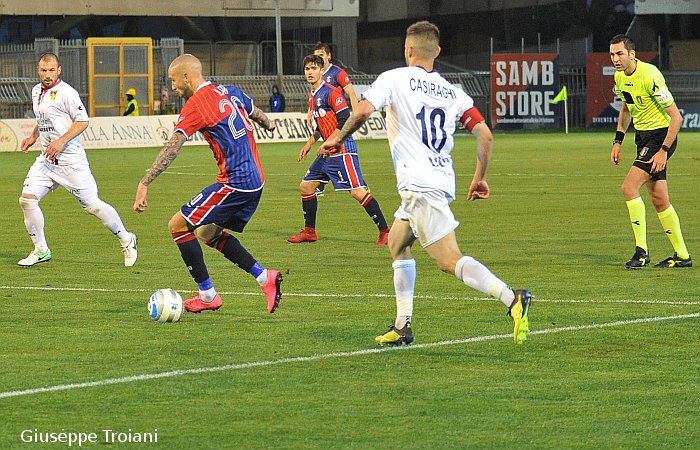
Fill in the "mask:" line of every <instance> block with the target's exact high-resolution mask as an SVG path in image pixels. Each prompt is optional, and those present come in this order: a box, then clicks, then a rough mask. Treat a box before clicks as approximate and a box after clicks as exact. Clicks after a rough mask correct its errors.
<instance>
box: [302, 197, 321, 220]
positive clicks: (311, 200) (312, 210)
mask: <svg viewBox="0 0 700 450" xmlns="http://www.w3.org/2000/svg"><path fill="white" fill-rule="evenodd" d="M301 209H302V210H303V211H304V226H305V227H309V228H316V211H318V198H316V193H313V194H308V195H304V194H301Z"/></svg>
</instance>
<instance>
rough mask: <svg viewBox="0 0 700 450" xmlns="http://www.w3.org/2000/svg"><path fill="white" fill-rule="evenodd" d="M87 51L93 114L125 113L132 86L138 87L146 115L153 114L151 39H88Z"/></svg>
mask: <svg viewBox="0 0 700 450" xmlns="http://www.w3.org/2000/svg"><path fill="white" fill-rule="evenodd" d="M87 54H88V74H89V75H88V94H89V101H88V112H89V114H90V116H91V117H95V116H121V115H122V113H123V112H124V110H125V108H126V98H125V96H124V94H125V93H126V91H127V90H129V89H136V92H137V101H138V102H139V106H140V109H141V111H142V114H143V113H144V112H146V111H148V114H149V115H150V114H153V41H152V39H151V38H88V39H87Z"/></svg>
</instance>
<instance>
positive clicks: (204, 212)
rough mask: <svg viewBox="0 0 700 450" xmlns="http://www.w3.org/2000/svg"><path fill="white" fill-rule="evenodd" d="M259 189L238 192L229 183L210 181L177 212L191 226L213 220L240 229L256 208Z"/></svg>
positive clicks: (233, 229) (239, 230)
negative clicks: (209, 184) (210, 182)
mask: <svg viewBox="0 0 700 450" xmlns="http://www.w3.org/2000/svg"><path fill="white" fill-rule="evenodd" d="M262 191H263V190H262V189H259V190H257V191H254V192H241V191H237V190H235V189H234V188H232V187H231V186H229V185H226V184H221V183H214V184H212V185H211V186H207V187H205V188H204V189H203V190H202V191H201V192H200V193H199V194H197V195H195V196H194V197H192V200H190V201H189V202H187V203H185V204H184V205H182V208H180V212H181V213H182V215H183V216H184V217H185V220H187V222H188V223H189V224H190V225H192V226H194V227H199V226H202V225H206V224H209V223H215V224H217V225H219V226H222V227H224V228H227V229H229V230H232V231H235V232H237V233H240V232H242V231H243V228H245V226H246V225H247V224H248V222H249V221H250V218H251V217H253V213H254V212H255V210H256V209H257V208H258V203H260V197H261V196H262Z"/></svg>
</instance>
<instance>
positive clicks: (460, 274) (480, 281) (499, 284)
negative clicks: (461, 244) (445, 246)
mask: <svg viewBox="0 0 700 450" xmlns="http://www.w3.org/2000/svg"><path fill="white" fill-rule="evenodd" d="M455 276H456V277H457V278H459V279H460V280H462V281H463V282H464V284H466V285H467V286H469V287H470V288H473V289H476V290H477V291H481V292H483V293H484V294H488V295H490V296H491V297H494V298H497V299H499V300H500V301H501V302H503V304H504V305H506V306H508V307H510V305H511V303H513V299H514V298H515V295H514V294H513V291H512V290H511V289H510V288H509V287H508V285H507V284H505V283H504V282H503V281H501V280H500V279H498V278H497V277H496V276H495V275H494V274H492V273H491V271H490V270H489V269H488V268H487V267H486V266H484V265H483V264H481V263H480V262H479V261H477V260H475V259H474V258H472V257H471V256H462V257H461V258H460V259H459V261H457V264H456V265H455Z"/></svg>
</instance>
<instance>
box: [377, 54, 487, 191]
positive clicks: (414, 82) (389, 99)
mask: <svg viewBox="0 0 700 450" xmlns="http://www.w3.org/2000/svg"><path fill="white" fill-rule="evenodd" d="M363 97H364V98H365V99H366V100H368V101H369V102H370V103H371V104H372V105H373V106H374V107H375V108H376V109H381V108H382V107H384V106H386V107H387V109H386V122H387V137H388V139H389V147H390V149H391V156H392V160H393V162H394V169H395V171H396V182H397V187H398V189H399V190H400V191H401V190H410V191H419V192H420V191H434V190H438V191H442V192H444V193H445V195H446V196H447V197H449V198H451V199H454V198H455V174H454V169H453V168H452V157H451V156H450V152H451V151H452V147H453V145H454V139H453V135H454V132H455V127H456V125H455V124H456V121H457V120H459V119H460V118H461V117H462V115H463V114H464V113H465V112H466V111H467V110H469V109H471V108H472V107H473V106H474V101H473V100H472V98H471V97H469V96H468V95H467V94H465V93H464V91H462V90H461V89H459V88H456V87H455V86H453V85H452V84H451V83H450V82H449V81H447V80H445V79H444V78H443V77H442V76H441V75H440V74H439V73H437V72H435V71H432V72H427V71H426V70H425V69H424V68H422V67H419V66H411V67H401V68H398V69H393V70H389V71H386V72H384V73H382V74H381V75H379V77H377V79H376V80H375V82H374V83H372V85H371V86H370V88H369V89H368V90H366V91H365V92H364V93H363Z"/></svg>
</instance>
